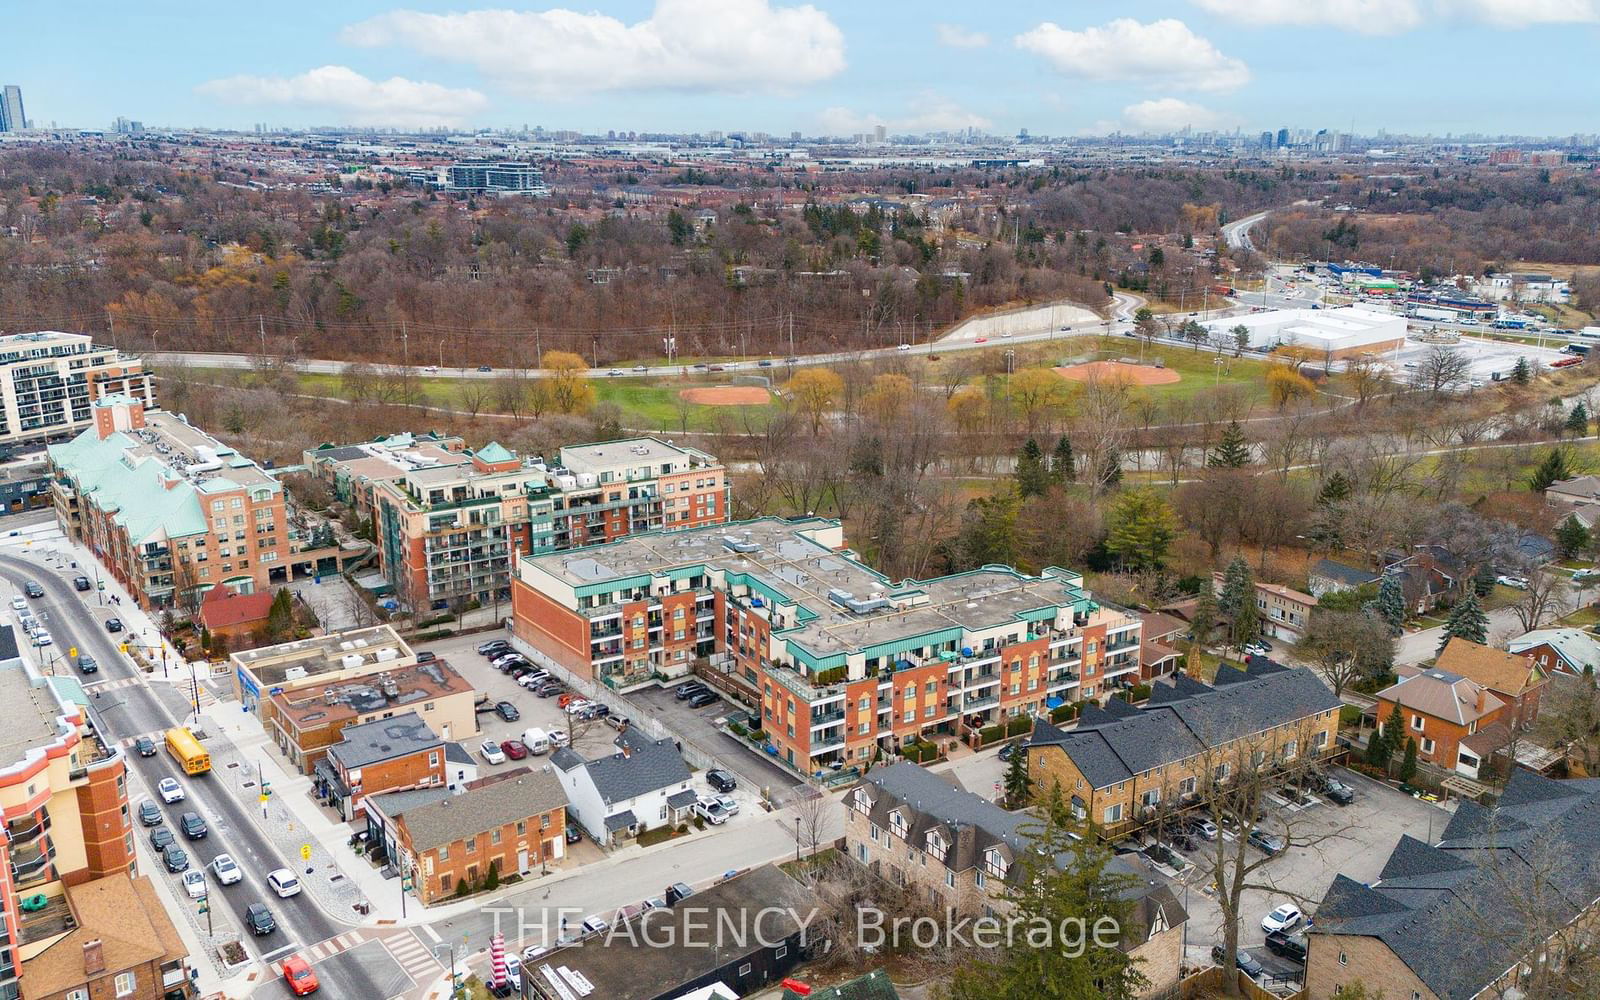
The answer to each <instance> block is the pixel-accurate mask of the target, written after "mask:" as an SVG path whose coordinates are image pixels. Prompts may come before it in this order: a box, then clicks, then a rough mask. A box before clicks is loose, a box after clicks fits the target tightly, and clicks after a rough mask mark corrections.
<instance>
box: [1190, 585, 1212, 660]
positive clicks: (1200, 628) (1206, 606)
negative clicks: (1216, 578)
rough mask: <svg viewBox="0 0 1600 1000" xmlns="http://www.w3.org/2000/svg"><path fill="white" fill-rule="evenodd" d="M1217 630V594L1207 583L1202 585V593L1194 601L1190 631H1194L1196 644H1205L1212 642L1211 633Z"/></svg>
mask: <svg viewBox="0 0 1600 1000" xmlns="http://www.w3.org/2000/svg"><path fill="white" fill-rule="evenodd" d="M1216 630H1217V595H1216V593H1215V592H1214V591H1213V590H1212V588H1211V587H1210V586H1209V581H1207V584H1202V585H1201V587H1200V595H1199V597H1197V598H1196V599H1195V602H1194V613H1193V615H1192V616H1191V617H1190V618H1189V631H1191V632H1193V633H1194V641H1195V643H1196V644H1198V645H1201V646H1205V645H1207V644H1208V643H1210V642H1211V633H1213V632H1215V631H1216Z"/></svg>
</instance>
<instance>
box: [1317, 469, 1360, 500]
mask: <svg viewBox="0 0 1600 1000" xmlns="http://www.w3.org/2000/svg"><path fill="white" fill-rule="evenodd" d="M1352 492H1354V490H1353V488H1352V486H1351V483H1350V477H1349V476H1347V475H1345V474H1344V473H1343V472H1340V471H1335V472H1334V474H1333V475H1331V476H1329V477H1328V478H1327V479H1324V480H1323V481H1322V488H1321V489H1320V490H1318V491H1317V506H1318V507H1323V508H1327V507H1332V506H1333V505H1334V504H1337V503H1340V502H1342V501H1345V500H1348V499H1350V494H1351V493H1352Z"/></svg>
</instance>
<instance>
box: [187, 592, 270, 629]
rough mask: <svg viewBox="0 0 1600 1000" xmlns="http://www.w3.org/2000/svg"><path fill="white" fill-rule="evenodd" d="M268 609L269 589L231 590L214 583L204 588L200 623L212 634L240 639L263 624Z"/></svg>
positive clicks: (265, 620)
mask: <svg viewBox="0 0 1600 1000" xmlns="http://www.w3.org/2000/svg"><path fill="white" fill-rule="evenodd" d="M271 611H272V592H271V591H263V592H261V593H257V594H232V593H229V592H228V591H227V590H225V589H223V588H221V587H217V588H213V589H212V590H208V591H206V595H205V598H204V599H203V600H202V601H201V602H200V624H201V625H204V626H205V627H206V629H207V630H208V631H209V632H210V633H211V634H212V635H223V636H227V637H228V638H229V639H239V638H242V637H246V636H248V635H249V634H250V633H251V631H253V630H254V629H256V628H259V627H260V626H262V625H265V624H266V622H267V615H268V613H269V612H271Z"/></svg>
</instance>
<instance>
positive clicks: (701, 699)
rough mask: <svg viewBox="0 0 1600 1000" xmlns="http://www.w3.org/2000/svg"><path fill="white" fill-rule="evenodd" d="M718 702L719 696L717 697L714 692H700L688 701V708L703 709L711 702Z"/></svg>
mask: <svg viewBox="0 0 1600 1000" xmlns="http://www.w3.org/2000/svg"><path fill="white" fill-rule="evenodd" d="M720 700H721V696H719V695H718V694H717V693H716V692H715V691H701V692H700V693H699V694H697V695H695V696H694V697H693V698H690V699H689V707H690V708H704V707H705V706H707V705H709V704H711V703H712V702H714V701H720Z"/></svg>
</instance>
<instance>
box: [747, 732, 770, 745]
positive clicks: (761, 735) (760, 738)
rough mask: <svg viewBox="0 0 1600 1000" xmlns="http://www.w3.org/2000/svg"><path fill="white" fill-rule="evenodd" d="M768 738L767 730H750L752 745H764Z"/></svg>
mask: <svg viewBox="0 0 1600 1000" xmlns="http://www.w3.org/2000/svg"><path fill="white" fill-rule="evenodd" d="M766 738H767V731H766V730H765V729H752V730H750V742H751V743H762V742H765V741H766Z"/></svg>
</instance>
